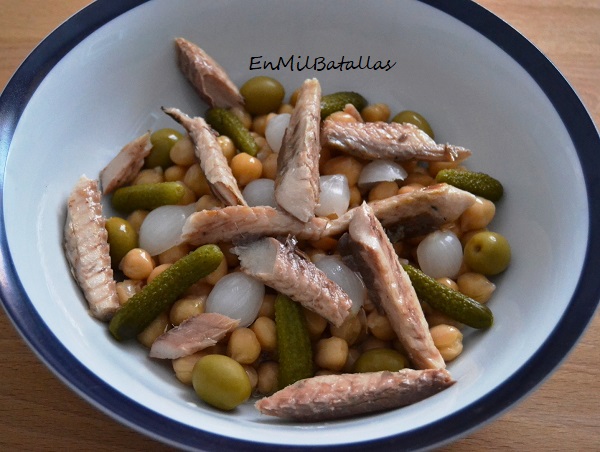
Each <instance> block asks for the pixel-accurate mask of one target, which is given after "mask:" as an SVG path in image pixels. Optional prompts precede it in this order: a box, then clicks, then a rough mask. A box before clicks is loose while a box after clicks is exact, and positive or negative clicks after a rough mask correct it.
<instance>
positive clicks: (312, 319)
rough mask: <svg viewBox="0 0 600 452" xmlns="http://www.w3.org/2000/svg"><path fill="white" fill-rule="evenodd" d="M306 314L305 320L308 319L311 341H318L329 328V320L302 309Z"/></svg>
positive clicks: (307, 324)
mask: <svg viewBox="0 0 600 452" xmlns="http://www.w3.org/2000/svg"><path fill="white" fill-rule="evenodd" d="M302 312H304V318H305V319H306V328H307V329H308V334H309V336H310V337H311V339H313V340H314V339H318V338H319V337H321V334H323V331H325V328H327V320H325V319H324V318H323V317H321V316H320V315H319V314H317V313H315V312H313V311H310V310H308V309H306V308H304V307H303V308H302Z"/></svg>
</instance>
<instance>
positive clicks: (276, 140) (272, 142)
mask: <svg viewBox="0 0 600 452" xmlns="http://www.w3.org/2000/svg"><path fill="white" fill-rule="evenodd" d="M290 117H291V115H290V114H289V113H281V114H280V115H277V116H273V117H272V118H271V119H270V120H269V122H268V123H267V128H266V129H265V138H266V139H267V144H268V145H269V147H270V148H271V150H272V151H273V152H275V153H278V152H279V150H280V149H281V142H282V141H283V135H284V134H285V129H287V126H288V125H289V124H290Z"/></svg>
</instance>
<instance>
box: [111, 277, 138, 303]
mask: <svg viewBox="0 0 600 452" xmlns="http://www.w3.org/2000/svg"><path fill="white" fill-rule="evenodd" d="M140 290H142V282H141V281H136V280H133V279H126V280H124V281H119V282H118V283H117V296H118V297H119V303H120V304H125V303H126V302H127V300H129V299H130V298H131V297H133V296H134V295H135V294H136V293H138V292H139V291H140Z"/></svg>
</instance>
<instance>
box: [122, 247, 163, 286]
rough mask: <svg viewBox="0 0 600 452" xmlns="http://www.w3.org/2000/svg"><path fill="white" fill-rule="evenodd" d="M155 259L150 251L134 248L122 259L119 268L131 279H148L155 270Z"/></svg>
mask: <svg viewBox="0 0 600 452" xmlns="http://www.w3.org/2000/svg"><path fill="white" fill-rule="evenodd" d="M154 267H155V265H154V259H152V256H150V253H148V251H146V250H143V249H141V248H133V249H132V250H130V251H128V252H127V254H126V255H125V256H124V257H123V259H121V263H120V264H119V268H120V269H121V271H122V272H123V273H124V274H125V276H127V277H128V278H131V279H146V278H148V276H149V275H150V273H151V272H152V270H154Z"/></svg>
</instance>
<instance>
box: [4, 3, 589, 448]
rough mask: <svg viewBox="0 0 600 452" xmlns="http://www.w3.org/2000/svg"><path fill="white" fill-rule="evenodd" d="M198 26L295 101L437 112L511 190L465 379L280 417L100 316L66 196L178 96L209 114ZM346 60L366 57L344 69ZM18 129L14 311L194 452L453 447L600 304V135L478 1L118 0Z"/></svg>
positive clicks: (209, 47)
mask: <svg viewBox="0 0 600 452" xmlns="http://www.w3.org/2000/svg"><path fill="white" fill-rule="evenodd" d="M178 36H182V37H185V38H187V39H189V40H191V41H193V42H195V43H197V44H198V45H200V46H201V47H203V48H204V49H205V50H206V51H207V52H208V53H209V54H211V55H212V56H213V57H215V58H216V59H217V60H218V61H219V62H220V63H221V65H222V66H224V67H225V68H226V70H227V71H228V73H229V75H230V77H231V78H232V80H233V81H234V82H236V83H237V84H238V85H239V84H241V83H243V82H244V81H245V80H246V79H248V78H250V77H252V76H255V75H259V74H265V75H269V76H272V77H275V78H277V79H278V80H280V81H281V82H282V83H283V84H284V85H285V87H286V89H287V90H288V93H289V92H291V91H292V90H293V89H295V88H296V87H298V86H299V85H300V83H301V82H302V81H303V80H304V79H306V78H309V77H318V78H319V80H320V82H321V85H322V87H323V91H324V93H328V92H335V91H340V90H347V91H357V92H360V93H362V94H363V95H364V96H365V97H367V99H369V100H371V101H372V102H387V103H388V104H389V105H390V106H391V107H392V110H395V111H400V110H402V109H411V110H417V111H419V112H420V113H421V114H423V115H424V116H425V117H426V118H428V120H429V122H430V123H431V124H432V125H433V127H434V129H435V131H436V139H437V140H438V141H440V142H449V143H453V144H458V145H461V146H464V147H467V148H469V149H472V150H473V151H474V155H473V156H472V158H471V159H470V161H469V166H470V168H472V169H475V170H478V171H487V172H490V173H492V174H493V175H494V176H495V177H497V178H498V179H499V180H501V181H502V182H503V184H504V186H505V188H506V195H505V198H504V199H503V200H502V201H501V202H500V204H499V205H498V214H497V217H496V218H495V219H494V223H493V225H492V226H493V229H494V230H497V231H499V232H501V233H502V234H504V235H505V236H506V237H507V238H508V239H509V241H510V242H511V245H512V249H513V262H512V265H511V267H510V268H509V270H508V271H507V272H505V273H504V274H503V275H502V276H501V277H498V278H495V280H494V281H495V282H496V283H497V286H498V289H497V291H496V293H495V295H494V297H493V299H492V300H491V301H490V303H489V306H490V308H491V309H492V310H493V312H494V315H495V324H494V326H493V328H491V329H490V330H488V331H485V332H476V331H469V332H467V333H466V335H465V351H464V353H463V354H462V355H461V356H460V358H459V359H457V360H456V361H455V362H453V363H452V364H451V365H450V366H449V370H450V371H451V373H452V375H453V377H454V378H455V379H456V380H457V383H456V384H455V385H454V386H453V387H451V388H450V389H448V390H446V391H444V392H442V393H440V394H438V395H436V396H434V397H431V398H430V399H427V400H425V401H422V402H420V403H417V404H415V405H413V406H410V407H407V408H404V409H400V410H394V411H389V412H385V413H381V414H375V415H370V416H364V417H360V418H356V419H350V420H344V421H336V422H322V423H312V424H296V423H290V422H280V421H278V420H276V419H274V418H273V419H272V418H267V417H265V416H261V415H259V413H258V412H257V411H256V410H255V408H254V407H253V406H252V404H250V403H248V404H247V405H245V406H243V407H241V408H240V409H237V410H236V411H234V412H232V413H223V412H219V411H216V410H213V409H211V408H208V407H207V406H206V405H204V404H202V403H201V402H200V401H199V400H198V399H197V397H196V396H195V394H194V393H193V391H192V390H191V389H189V388H187V387H185V388H184V387H182V386H181V385H180V384H179V383H178V382H177V380H176V379H175V377H174V376H173V374H172V370H171V369H170V366H168V365H165V366H162V365H160V364H157V363H156V362H153V361H151V360H150V359H148V358H147V356H146V352H145V351H144V350H143V349H142V348H141V347H140V346H138V345H137V344H135V343H130V344H124V345H123V344H117V343H116V342H115V341H113V340H111V338H110V337H109V334H108V332H107V328H106V325H104V324H101V323H99V322H97V321H95V320H94V319H92V318H91V317H90V316H89V315H88V313H87V310H86V307H85V304H84V301H83V298H82V296H81V294H80V292H79V290H78V288H77V287H76V285H75V284H74V282H73V279H72V278H71V275H70V273H69V269H68V266H67V263H66V260H65V258H64V255H63V251H62V247H61V240H62V227H63V224H64V220H65V202H66V199H67V196H68V194H69V192H70V190H71V189H72V187H73V185H74V183H75V182H76V181H77V179H78V178H79V177H80V176H81V175H82V174H86V175H88V176H89V177H97V174H98V172H99V171H100V170H101V169H102V168H103V167H104V165H105V164H106V163H107V162H108V161H109V160H110V159H111V158H112V156H113V155H114V154H115V153H116V152H117V151H118V150H119V149H120V148H121V147H122V146H123V145H124V144H125V143H127V142H128V141H130V140H131V139H133V138H135V137H137V136H139V135H141V134H142V133H143V132H145V131H146V130H148V129H156V128H159V127H167V126H173V122H172V120H170V119H169V118H168V117H166V116H165V115H164V114H163V113H162V112H161V110H160V107H161V106H163V105H165V106H176V107H178V108H180V109H182V110H183V111H186V112H202V111H204V109H205V108H206V106H205V105H204V104H202V102H201V101H199V100H198V97H197V96H196V94H195V93H194V91H193V90H192V88H191V87H190V86H189V85H188V84H187V82H186V81H185V80H184V78H183V76H182V75H181V74H180V72H179V70H178V69H177V67H176V64H175V53H174V45H173V39H174V38H175V37H178ZM361 57H362V59H361ZM342 59H343V60H344V61H353V62H354V67H350V66H352V65H346V64H343V65H341V68H340V64H339V63H340V61H342ZM290 62H291V63H290ZM378 62H379V63H378ZM269 63H270V64H269ZM277 63H280V64H279V66H277ZM265 65H266V68H265ZM328 65H329V66H328ZM0 121H1V123H2V127H1V131H0V133H1V136H0V155H1V159H2V174H1V179H0V180H1V182H2V205H3V210H2V217H1V223H0V224H1V228H2V231H1V232H2V239H1V246H2V260H1V269H0V272H1V280H2V283H1V291H2V300H3V304H4V308H5V310H6V311H7V313H8V315H9V317H10V318H11V319H12V321H13V322H14V324H15V325H16V327H17V329H18V330H19V332H20V333H21V334H22V336H23V337H24V339H25V340H26V341H27V343H28V344H29V345H30V346H31V348H32V349H33V350H34V351H35V352H36V353H37V354H38V355H39V357H40V358H41V359H42V360H43V361H44V362H45V363H46V364H47V365H48V367H50V368H51V369H52V370H53V372H54V373H55V374H56V375H57V376H58V377H59V378H60V379H62V380H63V381H64V382H65V383H66V384H67V385H69V387H71V388H72V389H73V390H74V391H75V392H76V393H78V394H79V395H81V396H82V397H84V398H85V399H86V400H88V401H89V402H90V403H91V404H93V405H94V406H96V407H97V408H99V409H100V410H102V411H103V412H106V413H108V414H110V415H111V416H113V417H114V418H115V419H116V420H117V421H119V422H122V423H124V424H126V425H128V426H130V427H131V428H133V429H136V430H138V431H140V432H142V433H145V434H147V435H149V436H151V437H153V438H155V439H157V440H159V441H163V442H166V443H168V444H171V445H174V446H178V447H181V448H184V449H204V450H220V451H223V450H238V451H239V450H249V449H255V448H258V447H260V448H261V449H262V450H280V449H281V448H282V447H284V446H285V447H288V448H289V449H292V450H293V449H298V450H300V449H301V450H306V449H311V448H312V449H319V448H327V447H329V448H339V449H340V450H361V451H365V450H377V451H381V450H387V449H390V450H397V449H398V448H399V447H401V448H413V449H419V448H426V447H433V446H437V445H440V444H442V443H445V442H448V441H452V440H453V439H456V438H457V437H458V436H460V435H464V434H466V433H467V432H468V431H471V430H472V429H473V428H475V427H478V426H480V425H482V424H483V423H485V422H487V421H489V420H491V419H493V418H494V417H495V416H497V415H499V414H500V413H502V412H503V411H505V410H506V409H508V408H509V407H510V406H512V405H513V404H514V403H515V402H517V401H518V400H520V399H521V398H523V397H524V396H525V395H527V394H528V393H529V392H530V391H531V390H533V389H534V388H535V387H536V386H537V385H538V384H539V383H541V382H542V381H543V380H544V379H545V378H546V377H547V376H548V375H549V373H550V372H552V371H553V370H554V369H555V368H556V367H557V366H558V365H559V364H560V362H561V360H562V359H563V358H564V357H565V355H566V354H567V353H568V351H569V350H570V349H571V348H572V347H573V346H574V344H575V343H576V341H577V339H578V338H579V336H580V335H581V333H582V331H583V330H584V328H585V326H586V325H587V324H588V322H589V321H590V319H591V317H592V315H593V313H594V310H595V308H596V306H597V304H598V299H599V298H600V296H599V294H600V279H598V278H597V275H595V274H594V272H595V271H596V269H597V268H599V267H600V237H599V233H600V225H599V223H598V221H599V220H600V212H599V204H598V202H597V201H596V202H593V201H592V199H593V198H592V195H593V194H594V193H595V194H596V195H597V194H598V193H600V192H599V189H600V183H599V180H598V178H597V177H596V176H595V175H594V171H595V169H596V168H600V153H598V152H597V151H598V149H600V140H599V137H598V132H597V130H596V128H595V127H594V125H593V123H592V121H591V119H590V117H589V115H588V114H587V113H586V111H585V109H584V107H583V106H582V104H581V102H580V101H579V99H578V98H577V96H576V94H575V93H574V92H573V90H572V89H571V87H570V86H569V84H568V83H567V82H566V81H565V80H564V79H563V77H562V76H561V75H560V74H559V72H558V71H557V69H556V68H555V67H554V66H553V65H552V64H551V63H550V62H549V61H548V60H547V59H546V58H545V57H544V56H543V55H542V54H541V53H540V52H539V51H538V50H536V48H535V47H534V46H533V45H532V44H531V43H529V42H528V41H527V40H526V39H525V38H523V37H522V36H521V35H519V34H518V33H517V32H516V31H515V30H513V29H512V28H510V27H509V26H508V25H507V24H505V23H504V22H502V21H501V20H499V19H498V18H497V17H495V16H494V15H492V14H491V13H489V12H487V11H486V10H484V9H483V8H481V7H480V6H478V5H476V4H474V3H472V2H469V1H465V0H455V1H453V2H437V1H433V0H431V1H403V0H397V1H394V2H384V1H375V2H368V4H367V3H366V2H358V1H353V2H351V5H348V3H344V5H343V7H340V4H339V2H321V1H317V0H305V1H299V2H280V1H276V0H257V1H253V2H243V1H241V0H223V1H220V2H211V1H191V0H187V1H185V0H178V1H167V0H153V1H139V0H128V1H122V2H113V1H110V0H98V1H96V2H94V3H93V4H92V5H90V6H89V7H87V8H86V9H84V10H83V11H81V12H80V13H79V14H77V15H75V16H74V17H73V18H71V19H70V20H68V21H67V22H66V23H65V24H63V25H62V26H61V27H60V28H59V29H58V30H56V31H55V32H54V33H53V34H51V35H50V36H49V37H48V38H47V39H45V40H44V41H43V42H42V43H41V44H40V45H39V47H38V48H37V49H36V50H35V51H34V52H33V53H32V54H31V56H30V57H29V58H27V60H26V61H25V62H24V63H23V65H22V66H21V68H20V69H19V70H18V71H17V73H16V74H15V75H14V77H13V79H12V80H11V81H10V83H9V84H8V86H7V88H6V90H5V91H4V93H3V94H2V97H1V98H0ZM32 250H36V253H37V259H34V258H32V254H33V253H32Z"/></svg>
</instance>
